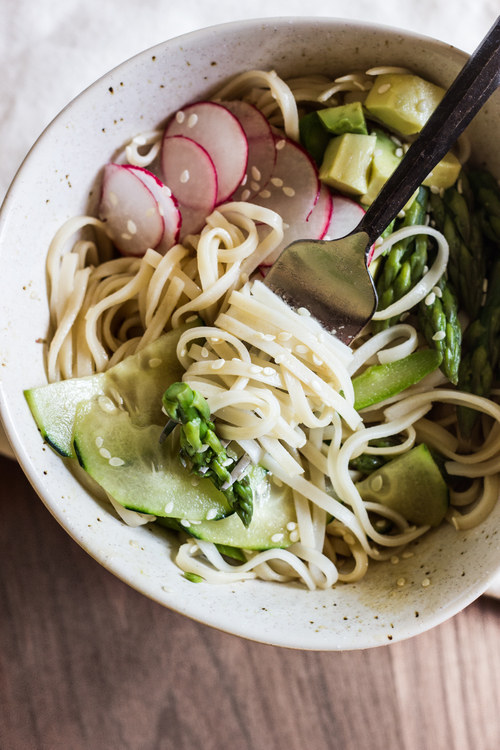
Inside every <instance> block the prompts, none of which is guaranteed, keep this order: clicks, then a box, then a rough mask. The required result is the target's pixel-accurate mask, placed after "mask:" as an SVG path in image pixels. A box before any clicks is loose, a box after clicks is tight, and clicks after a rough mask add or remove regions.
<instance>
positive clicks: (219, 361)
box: [212, 359, 226, 370]
mask: <svg viewBox="0 0 500 750" xmlns="http://www.w3.org/2000/svg"><path fill="white" fill-rule="evenodd" d="M225 364H226V360H225V359H216V360H215V362H212V370H220V369H221V367H224V365H225Z"/></svg>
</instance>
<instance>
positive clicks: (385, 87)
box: [377, 83, 391, 94]
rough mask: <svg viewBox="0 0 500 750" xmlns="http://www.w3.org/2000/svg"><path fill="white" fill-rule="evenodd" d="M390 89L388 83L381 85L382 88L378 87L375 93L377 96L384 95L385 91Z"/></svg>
mask: <svg viewBox="0 0 500 750" xmlns="http://www.w3.org/2000/svg"><path fill="white" fill-rule="evenodd" d="M390 88H391V84H390V83H383V84H382V86H379V87H378V89H377V93H378V94H385V93H386V91H389V89H390Z"/></svg>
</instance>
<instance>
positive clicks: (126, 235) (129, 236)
mask: <svg viewBox="0 0 500 750" xmlns="http://www.w3.org/2000/svg"><path fill="white" fill-rule="evenodd" d="M120 236H121V238H122V240H131V239H132V235H130V234H127V232H122V233H121V235H120Z"/></svg>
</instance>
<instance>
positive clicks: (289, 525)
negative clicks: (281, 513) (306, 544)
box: [286, 521, 297, 531]
mask: <svg viewBox="0 0 500 750" xmlns="http://www.w3.org/2000/svg"><path fill="white" fill-rule="evenodd" d="M286 527H287V529H288V531H294V530H295V529H296V528H297V524H296V523H295V521H289V522H288V523H287V525H286Z"/></svg>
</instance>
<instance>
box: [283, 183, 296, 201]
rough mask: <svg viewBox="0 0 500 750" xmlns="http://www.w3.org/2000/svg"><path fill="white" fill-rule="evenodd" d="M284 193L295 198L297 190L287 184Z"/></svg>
mask: <svg viewBox="0 0 500 750" xmlns="http://www.w3.org/2000/svg"><path fill="white" fill-rule="evenodd" d="M282 190H283V193H284V194H285V195H286V196H287V198H293V196H294V195H295V190H294V189H293V188H292V187H287V186H286V185H285V186H284V187H283V188H282Z"/></svg>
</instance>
